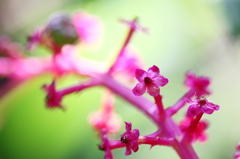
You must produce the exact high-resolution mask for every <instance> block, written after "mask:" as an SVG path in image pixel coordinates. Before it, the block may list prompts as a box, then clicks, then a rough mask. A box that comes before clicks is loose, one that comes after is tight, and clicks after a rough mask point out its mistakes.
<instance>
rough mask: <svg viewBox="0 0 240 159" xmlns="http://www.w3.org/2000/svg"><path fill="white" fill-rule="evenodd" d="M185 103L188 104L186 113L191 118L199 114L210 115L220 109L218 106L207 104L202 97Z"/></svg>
mask: <svg viewBox="0 0 240 159" xmlns="http://www.w3.org/2000/svg"><path fill="white" fill-rule="evenodd" d="M187 102H188V103H189V104H190V106H189V107H188V110H187V112H188V114H189V115H191V116H196V115H198V114H200V113H201V112H203V113H206V114H212V113H213V112H214V111H217V110H219V108H220V107H219V106H218V105H216V104H213V103H211V102H208V100H207V99H206V98H205V97H204V96H201V97H198V98H197V99H196V100H187Z"/></svg>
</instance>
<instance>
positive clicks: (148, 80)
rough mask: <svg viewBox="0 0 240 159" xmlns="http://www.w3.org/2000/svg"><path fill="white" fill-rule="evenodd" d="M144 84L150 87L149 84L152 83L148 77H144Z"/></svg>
mask: <svg viewBox="0 0 240 159" xmlns="http://www.w3.org/2000/svg"><path fill="white" fill-rule="evenodd" d="M144 83H145V84H146V85H150V84H151V83H152V79H151V78H149V77H145V78H144Z"/></svg>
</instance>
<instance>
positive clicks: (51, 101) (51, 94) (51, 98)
mask: <svg viewBox="0 0 240 159" xmlns="http://www.w3.org/2000/svg"><path fill="white" fill-rule="evenodd" d="M43 89H44V90H45V91H46V92H47V96H46V104H47V107H48V108H61V109H63V106H62V105H61V100H62V96H61V94H59V93H58V92H57V91H56V88H55V81H53V82H52V83H51V84H50V85H49V86H47V85H43Z"/></svg>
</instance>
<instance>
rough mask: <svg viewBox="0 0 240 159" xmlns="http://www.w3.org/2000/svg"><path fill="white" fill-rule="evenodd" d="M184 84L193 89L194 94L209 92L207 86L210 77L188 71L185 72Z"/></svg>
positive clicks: (200, 94)
mask: <svg viewBox="0 0 240 159" xmlns="http://www.w3.org/2000/svg"><path fill="white" fill-rule="evenodd" d="M184 84H185V85H186V86H187V87H190V88H192V89H194V90H195V92H196V96H198V97H199V96H202V95H204V94H210V91H209V90H208V86H209V84H210V79H209V78H207V77H203V76H200V77H197V76H196V75H195V74H194V72H192V71H188V72H187V73H186V78H185V81H184Z"/></svg>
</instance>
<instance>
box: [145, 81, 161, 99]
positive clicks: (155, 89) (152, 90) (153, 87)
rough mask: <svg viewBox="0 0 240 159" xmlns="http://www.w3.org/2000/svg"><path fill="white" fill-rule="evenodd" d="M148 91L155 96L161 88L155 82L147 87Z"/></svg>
mask: <svg viewBox="0 0 240 159" xmlns="http://www.w3.org/2000/svg"><path fill="white" fill-rule="evenodd" d="M147 92H148V93H149V94H150V95H151V96H153V97H155V96H157V95H159V93H160V89H159V87H158V86H156V85H155V84H151V85H150V86H148V87H147Z"/></svg>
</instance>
